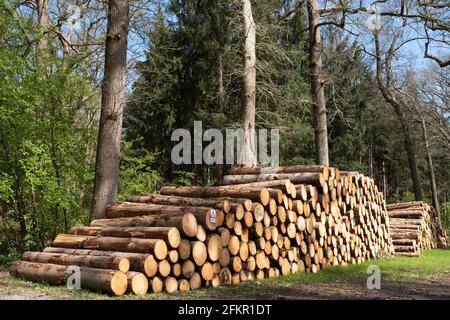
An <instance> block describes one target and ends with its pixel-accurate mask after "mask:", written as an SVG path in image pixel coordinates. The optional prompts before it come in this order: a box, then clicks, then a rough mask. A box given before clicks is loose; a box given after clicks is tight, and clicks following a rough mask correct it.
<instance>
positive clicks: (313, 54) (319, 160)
mask: <svg viewBox="0 0 450 320" xmlns="http://www.w3.org/2000/svg"><path fill="white" fill-rule="evenodd" d="M307 8H308V24H309V74H310V82H311V98H312V102H313V125H314V136H315V142H316V164H325V165H329V157H328V129H327V109H326V102H325V92H324V83H323V80H322V39H321V35H320V26H319V23H320V14H319V12H318V9H319V8H318V5H317V1H316V0H308V1H307Z"/></svg>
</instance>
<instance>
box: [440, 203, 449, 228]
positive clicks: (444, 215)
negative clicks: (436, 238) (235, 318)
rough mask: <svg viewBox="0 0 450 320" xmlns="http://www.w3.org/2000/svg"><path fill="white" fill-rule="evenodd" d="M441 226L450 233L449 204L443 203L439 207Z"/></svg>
mask: <svg viewBox="0 0 450 320" xmlns="http://www.w3.org/2000/svg"><path fill="white" fill-rule="evenodd" d="M440 209H441V210H440V211H441V220H442V226H443V227H444V229H446V230H449V231H450V202H444V203H442V204H441V205H440Z"/></svg>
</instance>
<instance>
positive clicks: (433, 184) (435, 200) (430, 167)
mask: <svg viewBox="0 0 450 320" xmlns="http://www.w3.org/2000/svg"><path fill="white" fill-rule="evenodd" d="M422 132H423V142H424V143H425V152H426V153H427V162H428V171H429V172H428V173H429V175H430V186H431V197H432V200H433V206H434V209H435V210H436V214H437V217H438V219H439V223H440V220H441V215H440V210H439V199H438V192H437V187H436V177H435V175H434V166H433V158H432V156H431V151H430V142H429V140H428V130H427V125H426V122H425V119H422Z"/></svg>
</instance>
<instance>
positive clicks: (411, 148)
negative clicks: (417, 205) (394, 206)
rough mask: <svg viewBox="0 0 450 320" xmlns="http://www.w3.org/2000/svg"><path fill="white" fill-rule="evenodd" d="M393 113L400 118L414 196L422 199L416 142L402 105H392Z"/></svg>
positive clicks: (417, 199) (419, 199) (418, 199)
mask: <svg viewBox="0 0 450 320" xmlns="http://www.w3.org/2000/svg"><path fill="white" fill-rule="evenodd" d="M394 110H395V113H397V116H398V118H399V120H400V124H401V127H402V132H403V141H404V144H405V150H406V155H407V157H408V164H409V171H410V173H411V180H412V183H413V191H414V198H415V199H416V201H421V200H422V185H421V183H420V178H419V171H418V170H417V160H416V144H415V142H414V139H413V137H412V135H411V129H410V127H409V124H408V120H407V119H406V116H405V113H404V111H403V110H402V107H401V106H399V105H395V106H394Z"/></svg>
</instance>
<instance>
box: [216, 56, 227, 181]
mask: <svg viewBox="0 0 450 320" xmlns="http://www.w3.org/2000/svg"><path fill="white" fill-rule="evenodd" d="M217 76H218V78H219V81H218V82H219V90H218V92H217V98H218V102H219V112H223V111H224V110H225V87H224V84H223V61H222V53H219V66H218V70H217ZM215 177H216V184H217V185H221V184H222V179H223V164H221V163H216V170H215Z"/></svg>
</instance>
